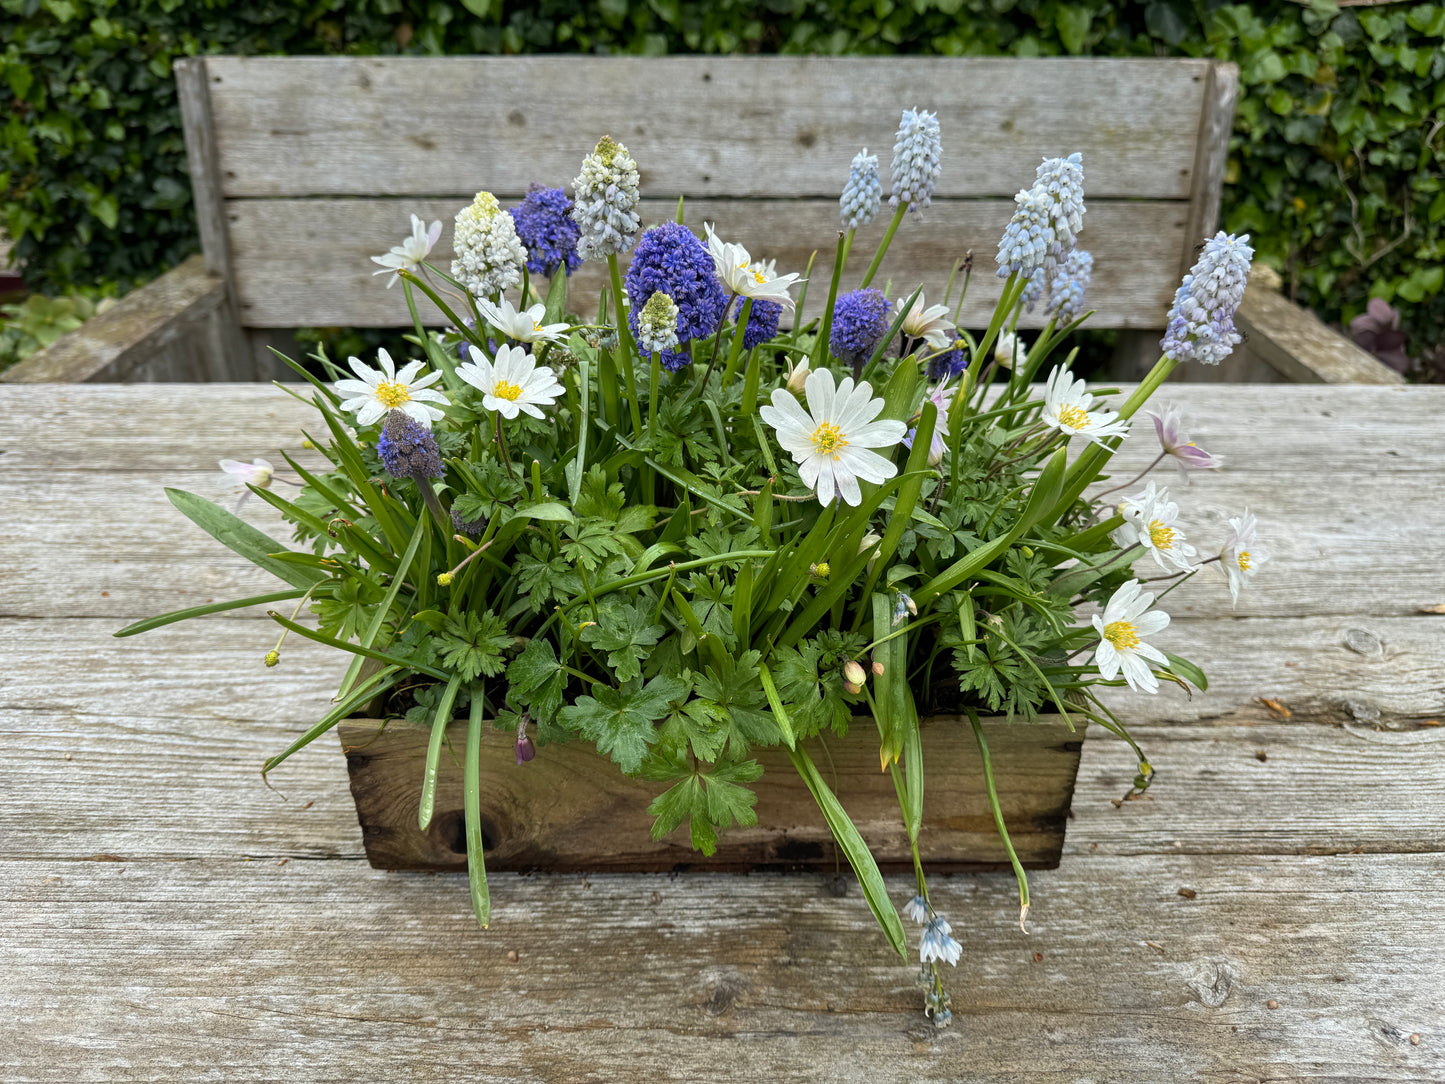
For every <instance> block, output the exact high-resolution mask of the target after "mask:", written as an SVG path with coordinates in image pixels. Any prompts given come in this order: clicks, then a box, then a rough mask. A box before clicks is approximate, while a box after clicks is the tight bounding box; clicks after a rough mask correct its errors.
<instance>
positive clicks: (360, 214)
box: [226, 198, 1188, 327]
mask: <svg viewBox="0 0 1445 1084" xmlns="http://www.w3.org/2000/svg"><path fill="white" fill-rule="evenodd" d="M466 202H467V199H466V198H461V199H437V198H408V199H331V200H294V199H276V200H233V201H230V202H228V203H227V205H226V215H227V219H228V221H229V224H230V231H231V244H232V252H233V257H232V268H233V272H234V274H235V277H236V288H237V291H238V293H239V298H240V311H241V320H242V322H243V323H245V324H246V325H247V326H248V327H291V326H297V325H303V324H308V325H309V324H323V325H331V324H342V325H353V326H357V327H392V326H397V325H401V324H409V323H410V322H411V317H410V315H409V314H408V312H407V308H406V299H405V296H404V295H403V293H402V291H401V289H400V288H399V287H398V288H393V289H391V290H387V289H385V286H384V283H385V282H386V279H384V278H377V277H375V276H373V274H372V272H374V271H375V270H376V265H375V264H373V263H372V262H371V261H370V259H369V258H368V257H370V256H374V255H377V254H379V253H383V252H385V251H386V250H387V249H388V248H389V247H390V246H392V245H394V244H396V243H398V242H399V241H400V239H401V238H402V237H403V236H404V235H405V234H406V233H407V231H408V230H409V229H410V227H409V225H408V223H409V222H410V218H409V217H408V216H409V215H411V214H413V213H415V214H417V215H420V216H421V217H423V218H425V219H426V220H427V221H429V222H430V221H433V220H440V221H441V222H442V224H443V230H442V240H441V241H440V242H439V243H438V245H437V247H436V248H435V249H434V250H433V251H432V259H431V262H432V263H433V264H434V265H435V266H437V267H439V268H441V269H442V270H448V269H449V268H450V266H451V258H452V250H451V237H452V220H453V218H454V217H455V215H456V212H457V211H458V210H459V209H460V208H461V207H463V206H465V204H466ZM676 210H677V201H676V199H673V200H671V201H668V200H655V199H653V200H644V201H643V204H642V212H641V213H642V220H643V223H644V224H655V223H657V222H661V221H670V220H671V219H672V218H673V216H674V214H675V213H676ZM1012 213H1013V204H1012V202H1010V201H1003V200H948V201H944V200H937V201H935V202H934V204H933V206H932V207H930V208H929V209H928V210H927V211H924V212H920V213H919V214H918V215H917V216H915V220H914V221H905V222H904V224H903V226H902V227H900V229H899V231H898V234H897V236H896V237H895V239H894V241H893V244H892V246H891V247H890V249H889V253H888V257H887V259H886V260H885V262H884V264H883V269H882V271H881V272H880V274H879V276H878V285H880V286H882V285H884V284H886V283H887V282H888V281H889V280H891V281H892V287H891V289H890V291H889V292H890V293H891V294H892V295H893V296H894V297H900V298H906V297H907V296H908V294H910V293H912V291H913V289H914V288H915V287H916V286H917V285H918V284H919V283H920V282H921V283H922V284H923V285H924V287H925V291H926V297H927V298H928V300H929V301H930V302H932V301H935V300H937V301H942V300H943V294H944V289H945V287H946V286H947V283H948V276H949V271H950V270H951V269H952V267H953V264H954V261H956V260H959V259H961V258H962V257H963V255H964V254H965V253H966V252H968V251H970V250H972V251H973V253H974V258H975V264H976V270H975V271H974V275H973V281H972V284H971V285H970V287H969V293H968V299H967V302H966V304H965V306H964V309H963V317H962V322H963V324H964V326H965V327H971V326H975V325H977V326H980V327H981V326H983V325H985V324H987V323H988V320H989V317H990V316H991V315H992V313H993V306H994V304H995V302H996V301H997V300H998V296H999V294H1000V292H1001V290H1002V280H1000V279H999V278H997V277H996V276H995V274H994V258H993V257H994V251H995V250H996V249H997V247H998V239H999V237H1000V236H1001V235H1002V234H1003V230H1004V227H1005V226H1006V225H1007V224H1008V220H1009V216H1010V215H1011V214H1012ZM1187 214H1188V206H1187V205H1186V204H1183V203H1164V202H1136V203H1120V202H1114V203H1109V202H1104V201H1098V202H1094V203H1091V204H1090V206H1089V212H1088V215H1087V217H1086V219H1085V226H1084V232H1083V234H1082V235H1081V236H1082V238H1083V244H1084V245H1086V246H1087V247H1088V248H1089V250H1090V251H1091V252H1092V253H1093V254H1094V274H1093V281H1092V282H1091V284H1090V287H1089V305H1090V307H1091V308H1093V309H1095V310H1096V312H1095V315H1094V316H1093V317H1091V318H1090V326H1093V327H1159V326H1162V325H1163V323H1164V315H1165V313H1166V312H1168V310H1169V304H1170V300H1171V299H1172V298H1173V296H1174V291H1175V289H1176V288H1177V286H1178V285H1179V276H1178V274H1177V272H1176V267H1177V265H1178V262H1179V252H1180V250H1181V249H1183V248H1185V247H1186V245H1185V233H1184V228H1185V219H1186V217H1187ZM686 217H687V223H688V224H689V225H690V226H691V227H692V228H693V230H694V231H696V232H697V233H699V234H701V233H702V228H703V224H704V223H706V222H711V223H714V225H715V228H716V229H717V231H718V232H719V233H720V234H721V235H722V236H723V237H725V238H726V239H728V240H733V241H737V242H739V243H741V244H743V245H745V246H747V247H748V250H749V252H750V253H751V254H752V255H753V256H754V257H756V258H766V259H776V260H777V261H778V269H779V270H780V271H785V270H786V271H796V272H798V273H801V272H802V271H803V270H804V269H805V268H806V266H807V263H808V257H809V255H810V254H811V253H812V252H813V251H814V250H815V249H816V250H818V258H817V262H816V263H815V264H814V270H813V275H814V279H815V281H814V283H813V286H812V288H811V289H810V290H809V291H808V298H809V300H808V305H807V308H806V310H805V312H804V319H810V318H811V317H812V316H816V315H817V314H818V312H819V311H821V309H822V306H823V304H824V302H825V301H826V300H827V294H828V289H827V287H828V279H829V277H830V276H831V264H830V263H829V261H830V260H831V258H832V253H833V246H834V243H835V241H836V239H837V233H838V222H837V218H838V207H837V201H836V200H766V201H757V200H753V201H743V200H720V199H691V198H690V199H689V200H688V202H687V205H686ZM885 226H886V223H885V222H883V221H881V220H880V221H875V222H874V223H873V224H872V225H871V226H868V227H867V228H865V229H864V230H862V231H860V233H859V235H858V238H857V240H856V241H855V242H854V253H853V256H852V258H851V259H850V263H849V269H848V271H846V272H845V278H844V283H843V287H842V288H843V289H844V290H847V289H851V288H853V287H854V286H856V284H857V282H858V280H859V279H860V278H861V276H862V274H863V271H864V269H865V268H866V266H867V263H868V260H869V259H870V258H871V256H872V253H873V252H874V251H875V249H876V246H877V244H878V242H879V241H880V240H881V239H882V236H883V232H884V229H885ZM623 264H624V267H625V266H626V264H627V259H626V258H624V260H623ZM605 275H606V268H605V266H604V265H602V264H597V263H592V264H584V265H583V266H582V268H580V269H579V270H578V271H577V273H576V274H574V275H573V276H572V280H571V282H570V283H569V305H570V307H571V308H572V309H573V310H574V311H577V312H580V313H581V314H582V315H583V316H585V317H587V318H589V319H590V318H591V317H592V316H593V315H595V311H596V306H597V297H598V290H599V288H600V287H601V286H602V284H603V278H604V277H605ZM301 284H304V286H305V288H304V289H300V288H298V287H299V286H300V285H301ZM539 288H541V287H540V285H539ZM956 296H957V295H955V299H956ZM418 301H419V303H420V305H421V306H422V310H421V311H422V312H423V313H424V315H423V319H424V320H427V321H429V322H432V323H434V324H436V325H437V326H440V325H441V324H442V323H443V318H442V316H441V314H440V313H439V312H438V311H437V310H436V309H435V308H434V307H433V306H432V305H431V304H430V303H429V302H428V301H427V300H426V299H425V298H424V297H418ZM1043 323H1044V315H1043V310H1042V309H1041V308H1040V309H1038V310H1036V311H1035V312H1033V313H1031V314H1026V315H1025V316H1024V317H1023V319H1022V321H1021V324H1022V325H1023V326H1025V327H1036V326H1041V325H1042V324H1043Z"/></svg>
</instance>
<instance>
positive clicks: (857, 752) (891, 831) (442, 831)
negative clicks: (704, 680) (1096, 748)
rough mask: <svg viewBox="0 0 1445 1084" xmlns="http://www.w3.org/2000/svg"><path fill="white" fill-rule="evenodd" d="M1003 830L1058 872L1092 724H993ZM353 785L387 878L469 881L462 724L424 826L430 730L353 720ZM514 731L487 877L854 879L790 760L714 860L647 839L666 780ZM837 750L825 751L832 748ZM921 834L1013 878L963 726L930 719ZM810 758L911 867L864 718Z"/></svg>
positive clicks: (491, 752) (348, 743) (935, 848)
mask: <svg viewBox="0 0 1445 1084" xmlns="http://www.w3.org/2000/svg"><path fill="white" fill-rule="evenodd" d="M984 729H985V733H986V734H987V737H988V745H989V752H990V753H991V754H992V759H993V767H994V775H995V780H996V784H997V788H998V793H999V800H1000V802H1001V804H1002V806H1003V813H1004V820H1005V822H1006V823H1007V825H1008V829H1009V835H1010V837H1011V838H1012V840H1013V844H1014V848H1015V850H1016V851H1017V852H1018V855H1019V858H1020V860H1021V861H1022V862H1023V864H1024V865H1025V866H1028V867H1029V868H1031V869H1051V868H1053V867H1055V866H1057V865H1058V864H1059V854H1060V851H1061V850H1062V848H1063V843H1064V821H1065V819H1066V818H1067V816H1068V812H1069V803H1070V801H1071V800H1072V798H1073V794H1074V778H1075V776H1076V775H1077V774H1078V770H1079V751H1080V748H1081V746H1082V743H1083V738H1084V730H1083V726H1082V724H1080V725H1079V726H1077V727H1076V728H1075V729H1074V730H1073V731H1070V730H1069V729H1068V728H1067V727H1066V726H1065V725H1064V724H1063V722H1062V721H1061V720H1059V719H1058V718H1057V717H1052V716H1050V717H1045V718H1043V719H1041V720H1040V721H1038V722H1034V723H1025V722H1021V721H1015V722H1011V723H1009V722H1004V721H1003V720H1001V719H994V720H985V722H984ZM337 730H338V733H339V734H340V737H341V747H342V751H343V752H344V753H345V754H346V766H347V771H348V772H349V773H350V776H351V793H352V796H353V797H354V798H355V799H356V812H357V817H358V819H359V820H360V821H361V832H362V839H363V841H364V843H365V845H366V856H367V858H368V859H370V861H371V864H372V865H373V866H375V867H376V868H378V869H416V870H462V869H465V868H466V842H465V836H464V828H463V815H462V770H461V764H460V760H459V757H460V751H461V750H462V749H463V748H465V746H466V722H465V721H464V720H462V721H457V722H454V723H453V724H452V727H451V733H450V734H449V738H450V740H451V744H452V748H453V749H455V750H456V751H457V756H456V757H453V756H452V755H451V754H450V753H448V752H446V751H444V752H443V754H442V761H441V767H440V770H439V773H438V779H437V790H436V807H435V808H436V813H435V816H434V817H433V818H432V823H431V827H430V828H429V829H428V830H427V831H425V832H422V831H420V830H419V829H418V828H417V806H418V803H419V799H420V791H421V777H422V771H423V765H424V764H425V760H426V749H427V739H428V736H429V734H430V727H428V726H422V725H417V724H410V723H406V722H402V721H398V720H394V721H392V722H389V723H387V724H386V726H385V728H384V729H381V728H380V721H379V720H376V719H348V720H346V721H344V722H342V723H341V724H340V726H339V727H338V728H337ZM512 742H513V736H512V735H511V734H509V733H506V732H504V731H498V730H493V729H492V728H491V727H488V728H487V729H486V730H485V731H484V733H483V739H482V776H481V794H482V810H481V811H482V830H483V834H484V837H485V840H486V856H487V868H488V869H493V870H555V871H559V872H560V871H596V872H601V871H615V872H623V871H630V872H667V871H673V870H687V869H692V870H727V871H742V870H756V869H819V870H832V869H834V868H838V867H839V866H840V864H841V867H843V868H846V866H847V861H846V859H842V858H841V856H839V855H838V854H837V852H836V848H835V846H834V844H833V837H832V835H831V834H830V833H829V831H828V827H827V825H826V824H825V823H824V821H823V815H822V813H821V812H819V810H818V807H817V805H816V804H815V803H814V801H813V798H812V795H810V794H809V793H808V790H807V788H806V787H805V786H804V785H803V783H802V780H800V779H799V778H798V775H797V773H796V772H795V771H794V770H793V767H792V764H791V763H790V761H789V760H788V757H787V755H786V753H785V752H784V751H781V750H761V751H759V752H758V754H757V759H758V760H759V761H761V762H762V764H763V767H764V769H765V773H764V775H763V778H762V779H761V780H759V781H758V783H757V784H755V789H756V791H757V794H758V803H757V807H756V809H757V815H758V823H757V826H756V827H754V828H735V829H733V830H731V831H729V832H727V833H725V834H724V835H723V836H722V838H721V839H720V840H719V843H718V849H717V853H716V854H714V855H713V856H712V857H711V858H707V857H704V856H703V855H702V854H701V853H699V852H697V851H694V850H693V849H692V847H691V845H690V843H689V839H688V834H687V829H686V826H685V825H684V826H683V827H681V828H679V829H678V830H677V831H675V832H673V833H671V834H670V835H668V836H666V837H665V838H663V839H661V840H653V838H652V835H651V827H652V817H651V816H650V815H649V814H648V813H647V806H648V803H649V802H651V801H652V799H653V798H654V797H655V796H656V795H657V794H658V793H659V791H660V790H661V789H662V787H663V785H662V784H658V783H649V782H639V781H637V780H633V779H628V778H626V777H625V776H623V775H621V774H620V773H619V772H618V771H617V769H616V767H615V766H614V765H613V764H612V763H611V762H610V761H607V760H606V758H604V757H601V756H599V755H598V753H597V752H596V750H595V749H593V748H591V747H590V746H587V745H585V744H582V743H569V744H566V745H548V746H545V747H543V748H540V749H538V750H537V756H536V759H534V760H533V761H531V762H530V763H528V764H521V765H519V764H517V763H516V757H515V754H514V752H513V745H512ZM825 745H826V752H824V746H825ZM923 749H924V757H925V759H926V763H927V777H926V783H925V788H926V789H925V792H924V803H923V808H924V830H923V833H922V835H921V837H920V840H919V849H920V852H921V854H922V857H923V860H924V862H925V863H926V864H927V866H928V868H929V869H933V870H939V871H945V872H947V871H965V870H984V869H1000V868H1007V866H1008V858H1007V856H1006V854H1005V853H1004V849H1003V845H1002V843H1001V842H1000V841H999V837H998V833H997V831H996V830H995V827H994V822H993V815H992V813H991V812H990V810H989V805H988V798H987V794H986V792H985V790H984V787H983V769H982V765H981V762H980V760H979V755H978V747H977V745H976V744H975V743H974V739H973V735H972V733H971V731H970V729H969V725H968V720H967V719H962V718H953V717H938V718H933V719H929V720H926V721H925V722H924V728H923ZM810 750H811V752H812V754H813V759H814V761H815V762H816V763H817V765H818V769H819V771H820V772H821V773H822V774H823V778H824V779H825V780H826V781H827V782H828V785H829V786H831V787H832V788H833V790H834V792H835V793H836V794H837V795H838V798H839V800H840V801H842V803H843V807H844V808H845V809H846V810H847V811H848V814H849V816H851V817H852V818H853V822H854V823H855V824H856V825H857V826H858V830H859V831H860V832H861V833H862V834H863V838H864V839H865V840H867V841H868V844H869V846H870V847H871V848H872V850H873V854H874V856H875V858H877V860H878V865H879V867H880V868H882V869H883V870H884V872H903V871H907V870H911V869H912V868H913V864H912V859H911V858H910V856H909V849H908V837H907V834H906V833H905V831H904V828H903V823H902V819H901V814H900V812H899V809H898V798H897V795H896V793H895V792H894V789H893V783H892V781H891V778H890V776H889V775H888V774H887V773H883V772H880V771H879V770H878V737H877V732H876V730H875V729H874V727H873V725H872V723H871V721H870V720H868V719H861V718H860V719H855V720H854V722H853V726H852V727H851V728H850V730H849V732H848V735H847V737H846V738H836V737H829V738H828V739H827V740H826V743H825V742H821V741H814V742H812V743H811V744H810Z"/></svg>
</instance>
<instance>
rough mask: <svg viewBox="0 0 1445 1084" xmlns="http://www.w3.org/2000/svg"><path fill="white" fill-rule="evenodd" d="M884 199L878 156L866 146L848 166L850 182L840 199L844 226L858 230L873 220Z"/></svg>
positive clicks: (845, 186)
mask: <svg viewBox="0 0 1445 1084" xmlns="http://www.w3.org/2000/svg"><path fill="white" fill-rule="evenodd" d="M882 200H883V185H882V183H881V182H880V181H879V180H878V156H877V155H876V154H869V153H868V148H867V147H864V148H863V149H862V150H861V151H859V152H858V153H857V154H855V155H854V156H853V162H852V164H851V165H850V166H849V167H848V183H847V184H846V185H844V186H843V196H842V198H841V199H839V200H838V206H839V207H840V208H842V213H843V228H844V229H845V230H856V229H857V228H858V227H859V226H866V225H868V223H870V222H872V221H873V216H874V215H876V214H877V213H878V205H879V203H881V202H882Z"/></svg>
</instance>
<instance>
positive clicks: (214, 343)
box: [0, 256, 249, 384]
mask: <svg viewBox="0 0 1445 1084" xmlns="http://www.w3.org/2000/svg"><path fill="white" fill-rule="evenodd" d="M238 334H239V332H238V329H237V328H236V327H235V323H234V320H233V319H232V316H231V305H230V302H229V299H228V293H227V290H226V282H225V280H224V279H222V278H220V277H218V276H215V275H211V274H208V273H207V272H206V264H205V260H204V259H203V258H202V257H201V256H192V257H191V258H190V259H188V260H186V261H185V262H184V263H182V264H181V265H180V266H178V267H175V268H173V269H172V270H170V271H167V272H166V273H165V274H164V275H162V276H161V277H160V278H158V279H156V280H155V281H153V282H150V283H147V284H146V285H145V286H142V287H140V288H139V289H136V290H132V291H131V292H130V293H129V294H127V295H126V296H125V297H123V298H121V300H120V301H118V302H116V304H115V305H113V306H112V307H111V308H109V309H107V310H106V311H105V312H103V313H100V314H98V315H96V316H92V317H91V318H90V319H89V320H87V321H86V322H85V323H84V324H82V325H81V326H80V327H78V328H76V329H75V330H74V331H72V332H69V333H68V334H66V335H62V336H61V337H60V338H58V339H56V340H55V342H53V343H51V344H50V345H49V346H48V347H46V348H45V349H44V350H40V351H37V352H36V353H34V354H32V355H31V356H30V357H28V358H26V359H25V360H24V361H22V362H20V363H19V364H18V365H14V366H12V367H11V368H9V369H7V370H5V371H4V372H3V373H0V382H4V383H9V384H34V383H62V384H79V383H115V382H120V381H126V382H137V381H155V380H243V379H248V378H249V374H247V373H243V372H239V371H237V368H236V362H237V361H240V360H243V359H245V357H246V354H245V352H244V351H241V350H238V349H237V346H238V342H237V337H238Z"/></svg>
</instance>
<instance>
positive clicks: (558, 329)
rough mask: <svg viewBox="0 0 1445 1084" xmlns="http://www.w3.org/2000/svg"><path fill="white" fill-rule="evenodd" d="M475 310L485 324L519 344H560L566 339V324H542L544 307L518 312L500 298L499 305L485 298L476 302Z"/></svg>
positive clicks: (544, 314) (545, 308) (504, 299)
mask: <svg viewBox="0 0 1445 1084" xmlns="http://www.w3.org/2000/svg"><path fill="white" fill-rule="evenodd" d="M477 309H478V310H479V311H480V312H481V314H482V315H483V316H484V317H486V320H487V323H489V324H491V325H492V326H493V327H494V328H496V329H497V330H498V331H500V332H501V333H502V334H503V335H506V336H508V337H509V338H511V339H514V340H516V341H517V342H519V343H536V342H549V343H556V342H562V341H563V340H564V339H566V337H567V328H568V327H569V326H570V325H568V324H543V323H542V321H543V319H545V318H546V315H547V306H546V305H533V306H532V307H531V308H530V309H522V310H521V311H520V312H519V311H518V310H516V309H514V308H512V303H511V302H510V301H508V300H507V299H506V298H502V303H501V304H500V305H493V304H492V303H491V302H490V301H488V300H487V299H486V298H480V299H478V301H477Z"/></svg>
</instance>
